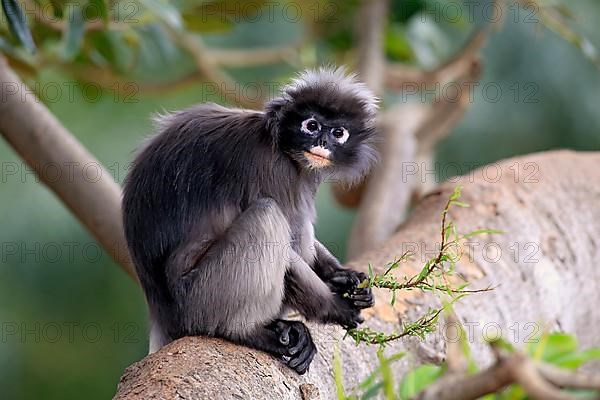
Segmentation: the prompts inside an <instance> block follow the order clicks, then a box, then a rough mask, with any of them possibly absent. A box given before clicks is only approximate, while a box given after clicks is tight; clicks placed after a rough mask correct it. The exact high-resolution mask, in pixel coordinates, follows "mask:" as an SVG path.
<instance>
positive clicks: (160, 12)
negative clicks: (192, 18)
mask: <svg viewBox="0 0 600 400" xmlns="http://www.w3.org/2000/svg"><path fill="white" fill-rule="evenodd" d="M140 3H142V4H143V5H144V6H145V7H146V8H147V9H148V10H150V12H151V13H152V14H154V15H155V16H156V17H158V18H159V19H160V20H161V21H163V22H164V23H165V24H166V25H167V26H169V27H171V28H173V29H176V30H179V31H180V30H182V29H183V20H182V18H181V14H180V13H179V10H178V9H177V8H175V6H173V5H172V4H170V3H169V2H167V1H164V0H140Z"/></svg>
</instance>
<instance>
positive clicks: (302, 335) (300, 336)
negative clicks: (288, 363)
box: [288, 331, 311, 356]
mask: <svg viewBox="0 0 600 400" xmlns="http://www.w3.org/2000/svg"><path fill="white" fill-rule="evenodd" d="M296 336H297V338H296V343H295V344H294V345H293V346H292V347H290V348H289V349H288V354H289V355H291V356H293V355H294V354H296V353H298V352H299V351H300V350H302V349H303V348H304V347H306V345H307V344H308V342H309V340H311V338H310V336H309V334H308V332H306V331H304V332H302V331H300V332H297V335H296Z"/></svg>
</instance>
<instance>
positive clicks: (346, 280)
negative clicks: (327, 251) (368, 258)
mask: <svg viewBox="0 0 600 400" xmlns="http://www.w3.org/2000/svg"><path fill="white" fill-rule="evenodd" d="M329 282H331V283H332V284H334V285H336V286H351V285H352V280H351V278H350V277H349V276H348V275H335V276H334V277H332V278H331V279H329Z"/></svg>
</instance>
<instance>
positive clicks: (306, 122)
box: [301, 117, 321, 135]
mask: <svg viewBox="0 0 600 400" xmlns="http://www.w3.org/2000/svg"><path fill="white" fill-rule="evenodd" d="M313 121H314V122H316V123H317V127H318V128H317V130H316V131H311V130H310V129H308V124H309V123H310V122H313ZM301 129H302V132H304V133H306V134H308V135H314V134H316V133H317V132H319V131H320V130H321V124H320V123H319V121H317V120H316V119H315V118H314V117H310V118H309V119H305V120H304V121H302V128H301Z"/></svg>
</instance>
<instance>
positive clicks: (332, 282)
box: [313, 239, 374, 308]
mask: <svg viewBox="0 0 600 400" xmlns="http://www.w3.org/2000/svg"><path fill="white" fill-rule="evenodd" d="M314 246H315V253H316V257H315V263H314V266H313V269H314V270H315V272H316V273H317V274H318V275H319V277H320V278H321V279H322V280H323V281H324V282H325V283H327V285H328V286H329V288H330V289H331V290H332V291H333V292H334V293H338V294H340V295H342V296H345V297H347V298H349V299H351V300H352V301H353V303H354V305H355V306H356V307H357V308H368V307H371V306H373V304H374V300H373V293H372V291H371V288H369V287H366V288H358V287H357V286H358V285H359V284H360V283H361V282H363V281H364V280H365V279H368V277H367V275H366V274H365V273H364V272H358V271H354V270H351V269H348V268H344V267H343V266H342V264H341V263H340V262H339V261H338V259H337V258H335V256H334V255H333V254H331V252H330V251H329V250H328V249H327V247H325V246H324V245H323V244H322V243H321V242H319V241H318V240H316V239H315V243H314Z"/></svg>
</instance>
